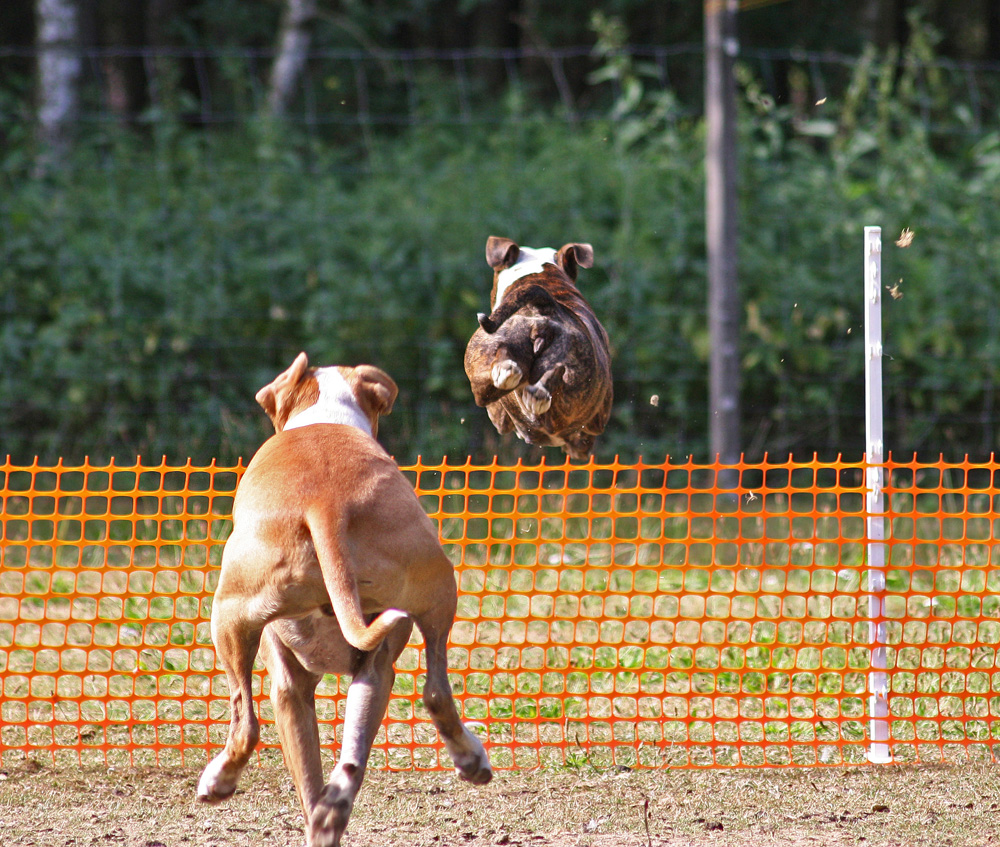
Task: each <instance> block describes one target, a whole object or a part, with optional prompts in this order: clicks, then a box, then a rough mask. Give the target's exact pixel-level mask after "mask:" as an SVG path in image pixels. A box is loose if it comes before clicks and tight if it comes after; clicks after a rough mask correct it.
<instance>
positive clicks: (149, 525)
mask: <svg viewBox="0 0 1000 847" xmlns="http://www.w3.org/2000/svg"><path fill="white" fill-rule="evenodd" d="M885 469H886V478H887V481H888V485H887V486H886V495H887V496H886V503H887V515H886V517H885V527H886V533H885V536H886V544H887V556H886V560H887V566H886V569H885V575H886V588H885V591H884V592H882V594H881V596H880V598H879V599H880V601H881V602H880V603H879V604H878V605H877V606H876V607H877V608H881V610H882V615H883V616H884V617H883V623H884V627H883V632H884V634H885V641H886V642H887V645H888V646H887V649H886V651H885V652H886V667H887V671H886V673H887V674H888V706H889V713H888V718H887V723H888V733H889V746H890V748H891V751H892V754H893V756H894V758H895V759H896V760H897V761H940V760H942V759H952V758H959V759H961V758H963V757H985V756H989V755H992V754H993V753H994V752H995V748H996V747H997V745H998V737H1000V696H998V693H997V692H998V690H1000V671H998V665H1000V653H998V644H1000V599H998V597H997V593H998V588H1000V569H998V567H997V561H996V559H995V558H994V557H995V556H996V555H997V550H998V549H1000V548H998V547H997V537H998V535H1000V520H998V517H997V509H998V507H1000V499H998V498H997V494H996V490H997V481H998V479H1000V477H998V472H1000V465H998V464H994V463H992V462H991V463H987V464H970V463H962V464H944V463H938V464H918V463H915V462H910V463H906V462H902V463H896V462H893V461H890V462H887V463H886V465H885ZM242 470H243V468H242V466H237V467H216V466H215V465H212V466H210V467H192V466H191V465H190V464H188V465H187V466H184V467H172V466H168V465H165V464H159V465H138V464H137V465H134V466H119V465H115V464H112V465H111V466H102V467H96V466H91V465H89V464H85V465H83V466H81V467H69V466H64V465H62V464H60V465H58V466H55V467H40V466H37V465H35V466H31V467H23V466H13V465H11V464H10V463H9V462H8V463H7V464H4V465H0V498H2V499H0V518H2V522H0V530H2V536H0V557H2V558H0V686H2V691H0V694H2V698H0V764H8V763H10V762H12V761H18V760H21V759H23V758H25V757H36V756H38V755H42V756H47V757H48V756H50V757H51V758H52V759H54V760H55V761H56V762H61V761H67V762H69V763H76V762H84V763H86V762H88V761H90V760H97V761H100V762H108V763H112V762H116V761H122V762H133V763H147V762H148V763H152V762H157V763H161V764H181V763H190V764H200V763H201V762H203V761H205V760H206V759H207V758H208V756H209V754H210V752H211V751H212V750H214V749H216V748H218V747H219V746H220V745H221V743H222V741H223V739H224V736H225V733H226V729H227V722H228V714H229V703H228V699H227V690H226V681H225V677H224V675H223V674H222V672H221V670H219V669H218V668H216V666H215V661H214V654H213V650H212V645H211V640H210V634H209V625H208V621H209V615H210V607H211V595H212V590H213V588H214V586H215V583H216V580H217V576H218V567H219V561H220V555H221V551H222V545H223V542H224V540H225V538H226V537H227V534H228V532H229V528H230V522H229V516H230V510H231V506H232V497H233V493H234V490H235V488H236V484H237V482H238V480H239V477H240V474H241V472H242ZM403 470H404V472H405V473H406V475H407V476H408V477H409V478H410V479H411V480H412V481H413V483H414V485H415V488H416V491H417V494H418V496H419V497H420V500H421V502H422V503H423V505H424V507H425V508H426V509H427V511H428V512H429V513H430V514H431V516H432V517H433V518H434V519H435V520H436V521H438V523H439V526H440V530H441V537H442V540H443V542H444V545H445V548H446V550H447V551H448V553H449V555H450V556H451V558H452V560H453V561H454V564H455V567H456V574H457V577H458V582H459V594H460V598H459V607H458V609H459V611H458V619H457V621H456V624H455V627H454V629H453V631H452V640H451V645H452V646H451V651H450V666H451V672H452V676H451V679H452V685H453V687H454V690H455V691H456V695H457V698H458V701H459V705H460V708H461V710H462V712H463V714H464V717H465V718H466V719H467V720H471V721H477V722H479V723H480V724H481V727H480V729H479V731H480V732H481V733H482V734H483V735H484V736H485V740H486V742H487V745H488V749H489V750H490V753H491V757H492V759H493V761H494V763H495V765H496V766H498V767H501V768H519V767H536V766H540V765H547V764H559V765H561V764H574V763H591V764H594V765H597V766H612V765H626V766H630V767H631V766H639V767H659V766H665V765H669V766H673V767H678V766H712V765H716V766H733V765H764V764H766V765H787V764H795V765H799V764H802V765H805V764H844V763H853V762H863V761H865V760H866V751H867V749H868V735H869V716H868V714H867V710H868V708H869V706H868V702H869V701H868V697H869V693H870V692H869V688H870V685H871V679H872V668H871V665H872V656H873V650H874V649H875V645H872V644H870V643H869V623H868V620H869V619H868V618H867V617H866V614H867V610H868V608H869V605H868V603H867V597H866V587H867V585H868V583H867V574H866V563H867V561H868V559H867V555H866V550H867V547H866V535H865V533H866V520H865V513H864V509H865V490H864V487H863V486H864V482H863V477H864V474H863V470H864V468H863V466H860V465H858V464H850V463H845V462H840V461H837V462H828V463H827V462H817V461H814V462H808V463H791V462H788V463H768V462H766V461H765V462H764V463H762V464H739V465H736V466H720V465H695V464H691V463H688V464H670V463H669V462H668V463H665V464H662V465H646V464H634V465H624V464H619V463H617V462H615V463H612V464H609V465H597V464H588V465H555V466H549V465H536V466H532V465H523V464H518V465H516V466H499V465H496V464H494V465H492V466H477V465H472V464H470V463H463V464H448V463H439V464H426V463H423V462H418V464H417V465H415V466H411V467H406V468H404V469H403ZM419 646H420V645H419V642H417V641H414V642H413V643H412V644H411V645H410V646H409V647H408V648H407V649H406V651H405V652H404V654H403V656H402V657H401V659H400V661H399V663H398V677H397V681H396V685H395V689H394V692H393V696H392V700H391V702H390V705H389V712H388V717H387V719H386V721H385V723H384V725H383V727H382V730H381V732H380V734H379V737H378V739H377V742H376V745H375V749H374V750H373V759H372V762H373V765H375V766H382V767H391V768H438V767H447V766H449V762H448V759H447V754H446V753H445V752H444V750H443V747H442V745H441V744H440V742H439V739H438V736H437V733H436V731H435V730H434V728H433V726H432V724H431V722H430V720H429V718H428V715H427V713H426V711H425V709H424V707H423V704H422V702H421V701H420V699H419V692H420V690H421V688H422V681H423V677H422V670H421V662H422V653H421V652H420V650H419ZM347 682H348V680H347V679H346V678H342V677H336V676H332V675H331V676H328V677H326V678H325V679H324V681H323V683H322V684H321V687H320V691H319V694H320V700H319V703H318V713H319V719H320V722H321V725H320V728H321V735H322V738H323V740H324V743H325V744H326V745H327V747H328V748H329V749H333V750H335V749H336V742H337V740H338V736H339V734H340V733H341V732H342V716H343V707H344V693H345V691H346V683H347ZM255 687H256V692H257V695H258V696H257V703H258V708H259V709H260V710H261V713H262V716H263V718H264V719H265V721H266V722H265V724H264V726H263V733H262V742H263V748H264V749H265V750H267V749H268V748H270V749H275V748H277V746H278V743H277V738H276V734H275V732H274V728H273V725H272V724H271V723H270V722H269V721H268V718H269V716H270V704H269V702H268V701H267V699H266V696H265V695H266V693H267V690H268V683H267V680H266V675H265V674H264V673H263V671H258V673H257V675H256V677H255ZM265 755H267V754H266V753H265Z"/></svg>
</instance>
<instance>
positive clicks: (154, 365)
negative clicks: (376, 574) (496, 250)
mask: <svg viewBox="0 0 1000 847" xmlns="http://www.w3.org/2000/svg"><path fill="white" fill-rule="evenodd" d="M594 25H595V26H596V27H597V28H598V32H599V34H600V38H601V47H600V49H599V51H598V53H597V57H598V59H599V60H601V61H602V62H603V63H604V64H603V66H602V67H601V68H600V69H599V70H598V72H597V73H596V74H595V76H594V77H593V79H592V85H593V86H594V87H595V88H596V89H601V88H602V87H604V86H609V85H610V86H614V87H615V90H616V91H617V92H618V99H617V101H616V103H615V105H613V107H612V111H611V113H610V117H609V119H608V120H607V121H591V122H584V123H577V124H572V123H559V122H553V121H550V120H547V119H546V117H545V116H544V115H540V114H537V113H536V112H535V111H533V110H532V107H530V106H528V105H527V103H526V101H524V100H523V99H521V98H519V97H518V96H517V92H516V91H512V92H511V93H510V94H509V96H508V97H506V98H502V99H501V100H499V101H498V103H499V104H500V106H499V107H500V108H501V109H504V110H509V118H508V119H506V120H503V121H501V122H500V123H499V124H489V125H486V124H478V123H475V122H472V123H469V124H464V125H461V126H446V125H440V124H438V125H427V126H417V127H414V128H412V129H410V130H408V131H406V132H405V133H397V134H394V135H392V136H382V135H379V134H378V133H374V132H373V133H371V134H369V136H368V137H366V139H365V143H364V149H365V158H364V159H363V160H359V159H358V158H357V157H356V155H354V154H353V153H351V154H350V155H348V153H345V152H344V151H343V150H342V149H341V148H335V147H334V146H332V145H327V144H324V143H323V142H322V141H319V140H317V139H316V137H315V136H311V137H309V138H305V139H304V138H300V137H297V136H296V135H294V134H293V133H292V132H290V131H289V130H286V129H283V128H278V127H255V126H252V125H251V126H247V127H244V128H239V129H236V130H233V131H230V132H222V131H219V130H214V131H196V130H190V129H186V128H184V127H182V126H180V125H179V124H176V123H172V122H161V123H157V124H155V129H154V130H153V131H152V132H150V134H149V135H147V136H144V137H140V136H134V135H129V134H122V135H117V134H115V133H113V132H102V133H101V134H100V135H99V136H96V137H92V138H90V139H88V140H85V141H83V142H81V144H80V145H79V147H78V149H77V150H76V152H75V154H74V156H75V158H74V160H73V162H72V163H71V166H70V167H68V168H66V169H65V170H63V171H61V172H57V173H51V174H48V175H44V176H39V175H36V174H34V173H33V172H32V170H31V164H30V162H31V159H30V155H26V152H25V151H26V145H27V144H28V141H27V140H26V139H23V140H20V141H19V140H17V139H16V138H14V137H13V136H11V139H10V140H9V143H7V144H6V146H5V147H4V148H3V150H2V157H3V158H2V159H0V251H2V252H0V315H2V318H0V419H2V420H3V429H2V433H0V453H10V454H11V455H12V456H13V457H14V459H15V460H16V461H30V460H31V458H32V457H33V456H34V455H39V456H40V457H41V458H42V459H43V460H45V461H54V460H55V459H56V458H58V457H60V456H63V457H65V458H66V459H67V460H68V461H74V460H79V459H80V458H82V457H83V456H84V455H85V454H89V455H90V456H92V457H94V458H95V459H99V458H102V457H107V456H109V455H112V454H116V455H118V456H119V457H122V458H131V457H132V456H133V455H134V454H135V453H142V454H143V455H144V456H146V457H147V458H156V457H158V456H159V455H160V454H166V455H167V456H168V458H169V459H170V460H173V461H182V460H183V459H185V458H187V457H188V456H190V457H191V458H192V459H194V460H195V461H199V462H202V461H208V460H210V459H212V458H219V459H220V460H222V461H229V460H232V459H233V458H235V457H236V456H238V455H243V456H249V455H250V454H251V453H252V452H253V451H254V450H255V449H256V446H257V445H258V444H259V442H260V441H261V440H262V439H263V438H264V437H265V436H266V435H267V431H268V430H267V426H266V420H265V419H264V416H263V414H262V413H261V412H260V410H259V409H257V407H256V405H255V404H254V402H253V395H254V393H255V392H256V390H257V389H258V388H259V387H260V386H261V385H263V384H264V383H265V382H267V381H268V380H270V379H271V378H272V377H273V376H274V375H275V374H276V373H277V372H278V371H279V370H280V369H282V368H284V367H285V366H287V364H288V363H289V362H290V361H291V359H292V358H293V356H294V355H295V354H296V353H297V352H298V351H299V350H306V351H307V352H308V353H309V354H310V356H311V358H312V359H313V360H314V361H315V362H317V363H334V362H339V363H353V362H360V361H368V362H372V363H374V364H377V365H380V366H382V367H384V368H386V369H387V370H388V371H389V372H390V373H391V374H392V375H393V376H394V377H395V378H396V379H397V381H398V382H399V384H400V388H401V395H400V399H399V401H398V403H397V407H396V411H395V412H394V413H393V416H392V417H391V418H389V419H388V420H387V421H386V422H385V424H384V426H383V428H382V430H381V434H382V436H383V440H384V441H385V443H386V444H387V446H388V448H389V449H390V450H391V451H392V452H393V453H394V454H395V455H396V456H397V457H398V458H399V459H400V460H402V461H408V460H412V459H414V458H415V457H416V456H417V455H418V454H423V455H424V456H427V457H437V456H441V455H449V456H452V457H455V458H464V457H465V456H466V455H467V454H471V455H473V456H474V457H476V458H480V459H482V458H485V457H488V456H492V455H494V454H497V453H499V454H500V456H501V457H502V458H504V459H509V458H512V457H515V456H522V455H523V456H536V455H538V453H537V452H536V451H533V450H531V449H529V448H526V447H524V446H523V445H520V443H519V442H516V441H514V440H513V439H511V438H507V439H500V438H499V437H498V436H497V435H496V434H495V433H494V432H493V430H492V428H491V426H490V424H489V422H488V420H487V418H486V413H485V411H484V410H482V409H478V408H476V407H475V406H474V404H473V403H472V400H471V395H470V392H469V389H468V384H467V381H466V378H465V375H464V372H463V368H462V355H463V352H464V347H465V343H466V341H467V339H468V337H469V335H470V334H471V333H472V331H473V329H474V328H475V314H476V312H478V311H482V310H484V309H485V308H486V307H487V305H488V303H487V300H488V296H489V288H490V272H489V269H488V268H487V267H486V264H485V260H484V257H483V247H484V245H485V241H486V238H487V236H489V235H507V236H510V237H512V238H514V239H516V240H518V241H519V242H520V243H523V244H527V245H530V246H542V245H546V246H555V247H557V246H560V245H561V244H563V243H565V242H567V241H575V240H585V241H590V242H591V243H592V244H593V245H594V248H595V254H596V263H595V267H594V268H593V269H591V270H588V271H585V272H583V273H582V274H581V276H580V280H579V283H580V286H581V289H582V291H583V292H584V294H585V295H586V296H587V297H588V298H589V299H590V300H591V302H592V303H593V305H594V307H595V309H596V311H597V313H598V315H599V316H600V317H601V319H602V321H603V322H604V323H605V326H606V327H607V329H608V332H609V334H610V336H611V339H612V344H613V354H614V358H613V368H614V372H615V379H616V383H615V393H616V405H615V411H614V416H613V418H612V422H611V424H610V426H609V428H608V431H607V433H606V434H605V436H604V437H603V438H602V439H599V441H598V458H601V459H607V458H610V457H612V456H613V455H615V454H620V455H621V456H622V457H623V458H625V459H628V458H634V457H636V456H637V455H640V454H641V455H643V456H645V457H646V458H647V459H650V460H656V459H660V458H662V457H663V456H664V455H665V454H670V455H673V456H679V457H680V456H686V455H688V454H693V455H694V456H695V457H696V458H698V459H704V458H706V456H705V451H706V434H707V411H706V405H707V399H706V394H707V390H706V370H707V361H708V352H709V346H710V344H711V339H709V337H708V335H707V330H706V321H705V316H704V312H705V298H706V285H705V264H704V252H705V251H704V233H703V216H704V215H703V212H704V209H703V204H704V200H703V196H704V186H703V173H702V156H703V138H702V127H701V124H700V122H699V121H697V120H695V119H691V118H684V117H682V116H681V114H680V111H679V110H678V108H677V107H676V103H675V101H674V99H673V95H672V92H670V91H669V90H663V89H660V88H657V86H655V85H652V84H650V82H651V77H650V76H649V74H648V73H647V72H648V70H649V69H646V68H644V67H643V66H642V65H641V64H638V65H636V64H632V63H630V60H629V59H628V57H625V56H622V55H621V54H620V53H618V52H616V49H615V45H616V43H617V42H616V41H615V39H616V38H618V37H620V35H621V34H620V33H617V34H616V30H615V29H614V27H613V25H612V23H609V21H608V20H602V19H600V18H595V20H594ZM921 37H924V36H921ZM927 43H928V42H927V41H926V38H925V40H924V41H921V40H920V39H915V41H914V46H913V48H912V51H911V52H908V53H904V54H903V56H902V61H901V63H900V64H899V66H898V67H899V69H900V70H899V72H898V73H893V72H891V71H892V70H893V68H894V67H896V66H891V65H890V64H889V63H888V60H884V61H879V60H878V59H877V58H876V57H875V56H874V54H873V55H871V56H869V57H868V59H867V60H866V61H865V62H863V63H861V64H859V66H858V69H857V71H856V74H855V79H854V83H853V84H852V85H851V87H850V89H849V90H848V91H846V92H845V95H844V98H843V99H842V100H841V101H839V102H834V101H833V100H830V101H828V102H826V103H822V104H817V105H815V106H813V107H810V108H808V109H806V110H804V111H803V109H802V108H801V107H797V108H792V107H791V106H784V105H783V106H776V105H775V104H774V103H773V102H772V101H771V100H770V99H769V98H768V97H767V96H766V95H765V94H764V93H763V92H762V91H761V89H760V86H759V84H758V83H757V82H756V81H755V80H754V79H753V78H752V77H751V76H749V75H748V74H744V76H743V77H742V78H741V85H742V92H743V107H742V123H741V126H742V129H741V139H740V145H739V150H740V156H741V169H740V180H741V182H740V192H741V215H740V255H739V262H740V264H739V276H740V285H741V290H742V296H743V302H744V309H745V322H744V328H743V336H742V339H741V343H742V350H743V361H744V371H743V380H744V382H743V398H744V400H743V402H744V417H745V424H744V445H745V450H746V453H747V456H748V458H751V459H756V458H759V457H760V456H761V454H763V453H764V452H765V451H767V452H770V453H771V454H772V455H776V456H778V457H784V455H785V454H787V453H788V452H795V453H797V454H799V455H806V456H808V455H811V454H812V453H813V452H814V451H819V452H821V453H823V454H825V455H830V454H835V453H837V452H843V453H844V454H845V455H848V456H860V454H861V452H862V450H863V431H864V426H863V421H864V413H863V406H862V397H863V386H864V379H863V373H862V365H863V359H862V350H861V345H862V336H863V325H862V306H863V302H862V300H863V297H862V261H861V254H862V250H861V247H862V238H861V233H862V228H863V227H864V226H865V225H868V224H877V225H881V226H882V227H883V235H884V243H885V249H884V254H883V269H884V273H885V279H886V282H887V283H888V284H889V285H891V286H893V287H894V288H895V289H896V293H897V294H898V293H902V295H903V296H902V298H901V299H894V298H893V297H891V296H889V293H888V292H887V296H886V298H885V302H884V315H885V324H886V333H887V337H886V345H885V349H886V354H887V357H886V360H885V373H886V386H887V399H888V404H889V407H888V413H887V427H888V437H887V444H888V446H889V448H890V449H892V450H893V451H894V452H895V453H897V455H899V454H902V455H907V454H909V453H910V452H911V451H913V450H920V451H925V452H927V453H930V454H933V455H936V454H937V453H939V452H943V453H945V454H946V455H948V456H950V457H959V458H960V457H961V456H962V455H964V454H965V453H973V454H983V453H988V452H989V451H991V450H993V449H994V448H995V446H996V441H997V437H998V433H997V430H996V425H995V423H994V421H995V419H996V412H995V409H994V405H993V404H994V400H993V397H994V395H995V393H996V391H995V389H996V384H997V380H998V376H1000V374H998V371H1000V341H998V338H1000V332H998V329H1000V326H998V324H1000V314H998V309H997V305H996V303H997V288H998V278H997V270H996V268H997V267H998V265H1000V261H998V260H1000V255H998V253H1000V248H998V246H997V241H996V238H995V233H996V232H997V231H998V230H1000V179H998V177H1000V135H998V134H996V133H992V134H989V135H982V136H979V137H972V138H971V140H969V142H968V143H965V142H964V141H963V142H962V143H959V142H956V141H955V140H949V141H948V142H947V143H941V142H940V141H939V140H938V139H937V138H936V137H935V136H934V134H933V133H932V132H930V131H929V128H928V125H927V124H926V123H925V122H924V116H925V115H926V114H927V108H928V105H927V104H928V103H933V104H935V105H934V108H935V109H942V110H947V109H955V108H956V107H954V106H952V105H950V103H949V101H948V100H947V99H942V98H940V97H938V96H937V95H934V96H931V98H930V100H928V95H927V92H928V91H930V92H932V93H933V92H934V91H935V90H936V89H935V88H934V82H933V80H930V79H929V78H927V77H926V63H925V62H923V59H924V58H925V55H926V49H927V47H926V44H927ZM921 51H923V52H921ZM442 96H445V95H442ZM493 117H494V118H495V117H496V116H493ZM359 165H360V166H359ZM904 227H906V228H909V229H911V230H912V231H913V232H914V233H915V238H914V241H913V244H912V246H910V247H907V248H897V247H895V246H893V243H892V242H893V240H894V239H895V237H896V236H897V234H898V233H899V232H900V230H902V229H903V228H904ZM550 455H552V456H553V458H554V456H555V455H557V454H550Z"/></svg>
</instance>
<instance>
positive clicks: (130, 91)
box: [99, 0, 146, 124]
mask: <svg viewBox="0 0 1000 847" xmlns="http://www.w3.org/2000/svg"><path fill="white" fill-rule="evenodd" d="M99 9H100V18H101V34H100V39H101V45H102V46H104V47H109V48H111V49H110V50H109V51H108V53H107V55H105V56H104V58H103V59H102V62H101V64H102V66H103V68H104V78H105V80H106V84H107V88H106V100H107V105H108V108H109V109H110V110H111V111H112V113H114V115H115V117H116V118H117V119H118V120H119V121H120V122H121V123H123V124H132V123H134V122H135V120H136V119H137V118H138V116H139V113H140V112H141V111H142V110H143V108H145V106H146V73H145V70H144V69H143V62H142V58H141V57H140V56H138V55H131V56H130V55H128V54H127V53H126V52H125V51H127V50H135V49H136V48H139V47H141V46H142V44H143V42H144V40H145V33H144V31H143V30H144V28H145V26H144V25H145V17H144V16H145V9H146V6H145V4H142V3H136V2H134V0H101V2H100V4H99Z"/></svg>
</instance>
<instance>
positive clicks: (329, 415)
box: [284, 368, 372, 435]
mask: <svg viewBox="0 0 1000 847" xmlns="http://www.w3.org/2000/svg"><path fill="white" fill-rule="evenodd" d="M316 382H317V383H319V399H318V400H316V403H315V404H314V405H312V406H310V407H309V408H308V409H303V410H302V411H301V412H296V413H295V414H294V415H292V416H291V417H290V418H289V419H288V423H286V424H285V427H284V428H285V429H296V428H297V427H300V426H309V425H310V424H316V423H332V424H346V425H347V426H354V427H357V428H358V429H360V430H361V431H362V432H366V433H368V434H369V435H371V434H372V422H371V421H370V420H368V417H367V416H366V415H365V413H364V412H362V411H361V408H360V407H359V406H358V401H357V399H356V398H355V396H354V392H353V391H351V387H350V386H349V385H348V384H347V380H345V379H344V378H343V377H342V376H341V375H340V371H338V370H337V369H336V368H318V369H317V370H316Z"/></svg>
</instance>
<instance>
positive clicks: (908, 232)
mask: <svg viewBox="0 0 1000 847" xmlns="http://www.w3.org/2000/svg"><path fill="white" fill-rule="evenodd" d="M912 243H913V230H912V229H910V228H909V227H903V231H902V232H901V233H900V234H899V238H897V239H896V246H897V247H909V246H910V245H911V244H912Z"/></svg>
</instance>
